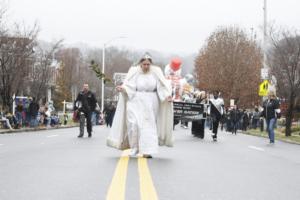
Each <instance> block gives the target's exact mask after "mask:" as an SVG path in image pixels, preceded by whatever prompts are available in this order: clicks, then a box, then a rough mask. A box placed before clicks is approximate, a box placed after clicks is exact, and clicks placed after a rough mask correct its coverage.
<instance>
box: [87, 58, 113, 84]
mask: <svg viewBox="0 0 300 200" xmlns="http://www.w3.org/2000/svg"><path fill="white" fill-rule="evenodd" d="M90 68H91V69H92V70H93V71H94V72H95V74H96V76H97V78H98V79H99V80H102V79H104V84H105V83H109V82H112V81H111V79H109V78H106V76H105V74H104V73H102V71H101V70H100V67H99V65H98V64H97V63H96V62H95V61H94V60H92V61H91V65H90Z"/></svg>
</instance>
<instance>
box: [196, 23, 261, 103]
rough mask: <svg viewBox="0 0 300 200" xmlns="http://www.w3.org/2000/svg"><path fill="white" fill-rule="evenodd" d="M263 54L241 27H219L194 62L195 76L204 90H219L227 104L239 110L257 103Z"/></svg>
mask: <svg viewBox="0 0 300 200" xmlns="http://www.w3.org/2000/svg"><path fill="white" fill-rule="evenodd" d="M261 62H262V54H261V50H260V48H259V46H258V45H257V44H256V41H254V40H252V39H249V37H248V36H247V34H246V33H245V32H244V31H243V30H242V29H240V28H238V27H228V28H219V29H217V30H216V31H215V32H213V33H212V34H211V36H210V37H209V38H208V40H207V43H206V45H205V46H204V47H203V48H202V49H201V50H200V52H199V54H198V56H197V57H196V60H195V76H196V79H197V81H198V87H199V88H200V89H203V90H207V91H213V90H220V91H221V93H222V95H223V97H224V99H225V102H226V103H227V105H228V103H229V99H235V100H236V102H237V103H238V104H239V106H240V107H251V106H254V105H255V104H258V102H259V97H258V94H257V88H258V85H259V82H260V77H259V71H260V67H261Z"/></svg>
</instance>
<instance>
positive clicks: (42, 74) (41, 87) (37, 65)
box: [28, 40, 62, 99]
mask: <svg viewBox="0 0 300 200" xmlns="http://www.w3.org/2000/svg"><path fill="white" fill-rule="evenodd" d="M61 44H62V40H59V41H57V42H54V43H53V44H51V45H50V47H45V46H42V45H41V44H39V45H37V47H36V48H35V51H36V52H35V54H34V56H35V62H34V65H33V66H32V70H31V73H30V76H29V83H28V85H29V88H30V95H31V96H34V97H36V99H41V98H44V97H46V91H47V89H48V88H49V87H50V85H49V84H50V81H51V79H52V78H53V77H52V76H53V73H55V70H56V69H55V67H56V66H51V65H52V64H53V62H54V61H55V60H54V53H55V52H56V51H57V50H58V49H59V48H60V46H61Z"/></svg>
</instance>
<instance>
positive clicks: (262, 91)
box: [258, 80, 270, 97]
mask: <svg viewBox="0 0 300 200" xmlns="http://www.w3.org/2000/svg"><path fill="white" fill-rule="evenodd" d="M269 88H270V83H269V81H268V80H264V81H263V82H262V83H261V84H260V85H259V92H258V95H259V96H263V97H264V96H267V95H268V92H269Z"/></svg>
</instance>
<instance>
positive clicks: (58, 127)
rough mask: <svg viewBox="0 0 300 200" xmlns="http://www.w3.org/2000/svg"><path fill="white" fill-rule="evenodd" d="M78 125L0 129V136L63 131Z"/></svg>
mask: <svg viewBox="0 0 300 200" xmlns="http://www.w3.org/2000/svg"><path fill="white" fill-rule="evenodd" d="M78 126H79V124H78V125H60V126H54V127H44V126H43V127H37V128H20V129H13V130H9V129H0V134H10V133H22V132H29V131H41V130H53V129H63V128H73V127H78Z"/></svg>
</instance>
